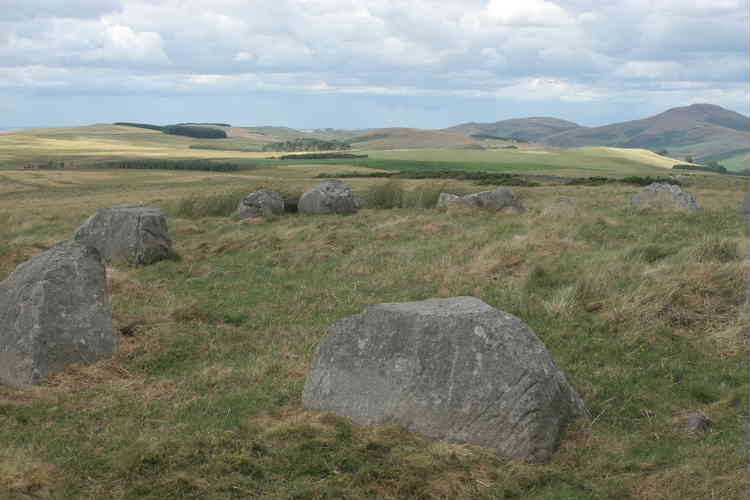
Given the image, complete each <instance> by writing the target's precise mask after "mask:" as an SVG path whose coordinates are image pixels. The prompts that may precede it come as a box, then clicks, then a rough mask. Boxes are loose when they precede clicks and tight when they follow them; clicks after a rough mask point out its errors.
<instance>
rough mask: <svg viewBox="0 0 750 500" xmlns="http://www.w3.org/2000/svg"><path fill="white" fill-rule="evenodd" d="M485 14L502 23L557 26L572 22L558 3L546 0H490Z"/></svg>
mask: <svg viewBox="0 0 750 500" xmlns="http://www.w3.org/2000/svg"><path fill="white" fill-rule="evenodd" d="M485 13H486V16H487V17H488V18H489V19H491V20H493V21H497V22H500V23H502V24H509V25H521V26H524V25H530V26H558V25H562V24H570V23H571V22H572V19H571V17H570V16H569V15H568V13H567V12H566V11H565V9H563V8H562V7H560V6H559V5H557V4H555V3H553V2H548V1H546V0H523V1H518V0H490V3H489V4H488V5H487V8H486V11H485Z"/></svg>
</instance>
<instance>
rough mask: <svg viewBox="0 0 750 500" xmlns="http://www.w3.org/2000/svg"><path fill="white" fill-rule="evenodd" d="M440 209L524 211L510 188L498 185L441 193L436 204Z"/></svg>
mask: <svg viewBox="0 0 750 500" xmlns="http://www.w3.org/2000/svg"><path fill="white" fill-rule="evenodd" d="M436 208H438V209H447V210H451V209H457V210H459V211H460V210H462V209H463V210H468V211H477V210H484V211H490V212H499V211H501V210H511V211H513V212H515V213H521V212H524V211H525V210H526V209H525V208H524V207H523V204H522V203H521V201H520V200H518V198H516V197H515V195H514V194H513V191H512V190H511V189H510V188H506V187H498V188H496V189H493V190H491V191H480V192H479V193H472V194H467V195H465V196H457V195H454V194H449V193H440V196H439V197H438V202H437V205H436Z"/></svg>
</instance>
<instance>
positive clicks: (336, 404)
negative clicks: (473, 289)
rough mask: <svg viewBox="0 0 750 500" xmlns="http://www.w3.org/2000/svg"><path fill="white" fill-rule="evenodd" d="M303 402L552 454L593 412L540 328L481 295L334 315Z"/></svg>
mask: <svg viewBox="0 0 750 500" xmlns="http://www.w3.org/2000/svg"><path fill="white" fill-rule="evenodd" d="M302 399H303V403H304V405H305V406H306V407H308V408H310V409H316V410H325V411H331V412H333V413H336V414H338V415H341V416H345V417H349V418H351V419H352V420H354V421H355V422H357V423H359V424H363V425H373V424H384V423H395V424H399V425H402V426H403V427H405V428H406V429H409V430H412V431H416V432H419V433H421V434H424V435H426V436H429V437H432V438H436V439H441V440H445V441H449V442H456V443H470V444H475V445H480V446H485V447H489V448H494V449H495V450H496V451H497V453H498V455H500V456H502V457H506V458H512V459H519V460H527V461H545V460H548V459H549V458H550V456H551V455H552V453H553V451H554V450H555V448H556V446H557V444H558V441H559V439H560V437H561V432H562V430H563V427H564V426H565V424H566V423H568V422H569V421H570V420H572V419H574V418H576V417H581V416H586V415H588V412H587V410H586V408H585V406H584V404H583V402H582V401H581V398H580V397H579V396H578V394H577V393H576V391H575V390H574V389H573V388H572V387H571V386H570V385H569V384H568V382H567V381H566V379H565V376H564V375H563V374H562V373H561V372H560V371H559V370H558V369H557V367H556V366H555V364H554V362H553V361H552V358H551V356H550V354H549V352H548V351H547V349H546V348H545V347H544V345H543V344H542V342H541V341H540V340H539V338H538V337H537V335H536V334H535V333H534V332H533V331H532V330H531V329H530V328H529V327H528V326H526V325H525V324H524V323H523V322H522V321H521V320H520V319H518V318H517V317H515V316H513V315H511V314H508V313H506V312H503V311H500V310H498V309H495V308H493V307H491V306H489V305H487V304H485V303H484V302H482V301H481V300H479V299H477V298H474V297H455V298H450V299H428V300H424V301H420V302H407V303H386V304H378V305H373V306H370V307H368V308H367V309H365V311H364V312H363V313H362V314H359V315H356V316H350V317H347V318H344V319H342V320H340V321H338V322H337V323H335V324H333V325H332V326H331V327H330V329H329V334H328V336H327V338H325V339H324V341H323V342H322V343H321V345H320V346H319V349H318V353H317V358H316V360H315V361H314V364H313V366H312V369H311V371H310V373H309V375H308V377H307V381H306V383H305V388H304V392H303V396H302Z"/></svg>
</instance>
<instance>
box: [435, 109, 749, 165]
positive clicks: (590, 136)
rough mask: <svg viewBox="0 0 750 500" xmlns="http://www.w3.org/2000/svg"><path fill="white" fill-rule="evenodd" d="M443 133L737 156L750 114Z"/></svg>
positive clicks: (688, 113)
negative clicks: (599, 125) (600, 125)
mask: <svg viewBox="0 0 750 500" xmlns="http://www.w3.org/2000/svg"><path fill="white" fill-rule="evenodd" d="M445 130H446V131H454V132H459V133H462V134H464V135H468V136H471V135H475V134H491V135H496V136H501V137H513V138H517V139H524V140H530V141H535V142H540V143H542V144H545V145H548V146H558V147H565V148H573V147H582V146H612V147H622V148H642V149H650V150H652V151H658V150H664V149H666V150H668V151H669V154H670V156H672V157H685V156H692V157H694V158H695V159H696V160H710V159H716V158H730V157H736V156H737V154H739V153H741V152H743V151H747V150H748V148H750V118H748V117H746V116H744V115H741V114H739V113H735V112H734V111H730V110H728V109H725V108H722V107H721V106H715V105H713V104H693V105H690V106H684V107H679V108H672V109H669V110H667V111H665V112H663V113H660V114H658V115H655V116H651V117H649V118H644V119H641V120H633V121H628V122H622V123H613V124H611V125H605V126H602V127H581V126H579V125H576V124H575V123H572V122H567V121H565V120H557V119H555V118H521V119H515V120H503V121H500V122H495V123H487V124H480V123H465V124H462V125H456V126H455V127H451V128H449V129H445Z"/></svg>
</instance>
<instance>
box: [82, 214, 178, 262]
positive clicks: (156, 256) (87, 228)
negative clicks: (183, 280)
mask: <svg viewBox="0 0 750 500" xmlns="http://www.w3.org/2000/svg"><path fill="white" fill-rule="evenodd" d="M74 238H75V240H76V241H79V242H81V243H82V244H84V245H88V246H92V247H94V248H96V249H97V250H99V253H101V255H102V257H103V258H104V259H105V260H107V261H125V262H128V263H130V264H137V265H147V264H153V263H154V262H157V261H160V260H163V259H166V258H168V257H169V255H170V250H171V247H172V241H171V240H170V238H169V231H168V229H167V221H166V219H165V218H164V214H163V213H162V211H161V210H159V209H158V208H152V207H145V206H143V205H115V206H113V207H111V208H100V209H98V210H97V211H96V214H94V215H92V216H91V217H89V218H88V219H86V221H85V222H84V223H83V224H81V226H80V227H79V228H78V229H77V230H76V232H75V236H74Z"/></svg>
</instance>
